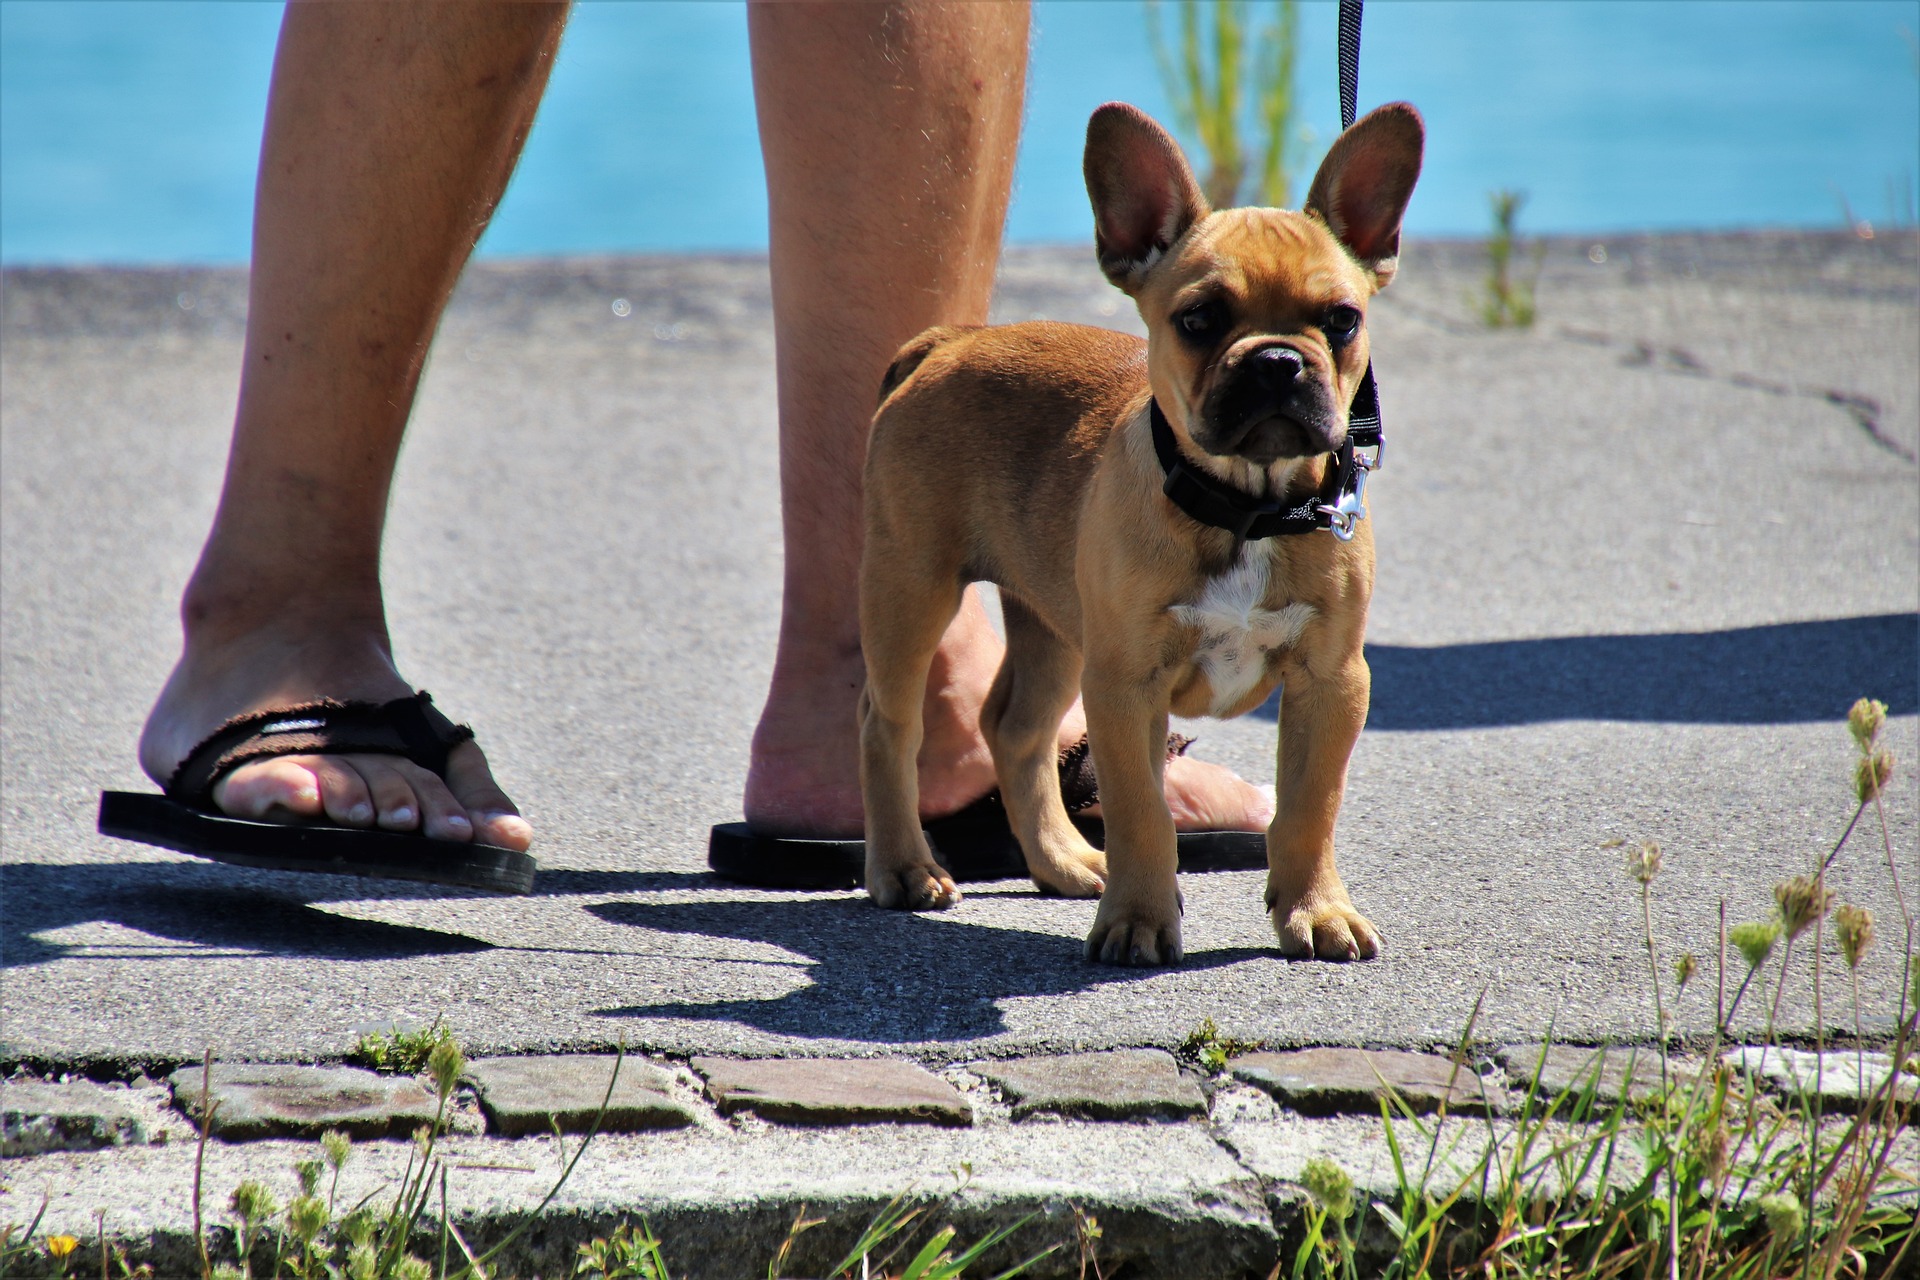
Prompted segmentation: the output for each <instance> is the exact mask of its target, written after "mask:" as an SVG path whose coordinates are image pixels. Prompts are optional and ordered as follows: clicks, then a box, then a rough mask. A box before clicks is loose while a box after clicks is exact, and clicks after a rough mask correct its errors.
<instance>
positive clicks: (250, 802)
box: [213, 756, 326, 821]
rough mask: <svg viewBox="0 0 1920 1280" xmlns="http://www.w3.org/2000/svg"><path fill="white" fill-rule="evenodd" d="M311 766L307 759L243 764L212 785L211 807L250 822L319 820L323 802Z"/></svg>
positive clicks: (313, 761)
mask: <svg viewBox="0 0 1920 1280" xmlns="http://www.w3.org/2000/svg"><path fill="white" fill-rule="evenodd" d="M315 763H316V758H315V757H310V756H279V757H275V758H273V759H270V760H255V761H253V762H251V763H249V764H243V765H241V766H240V767H239V768H238V769H235V770H234V771H233V772H231V773H229V774H227V775H226V776H225V777H223V778H221V779H220V781H219V782H217V783H215V784H214V788H213V803H214V806H215V807H216V808H218V809H219V810H220V812H222V813H225V814H228V815H230V816H232V817H235V818H250V819H253V820H254V821H275V820H280V821H284V820H286V819H301V818H316V817H319V816H320V815H321V814H322V813H324V812H325V804H326V802H325V799H324V798H323V794H322V788H321V780H320V778H319V777H318V776H316V774H315V771H314V765H315Z"/></svg>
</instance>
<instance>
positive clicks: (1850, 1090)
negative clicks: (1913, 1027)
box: [1721, 1045, 1920, 1114]
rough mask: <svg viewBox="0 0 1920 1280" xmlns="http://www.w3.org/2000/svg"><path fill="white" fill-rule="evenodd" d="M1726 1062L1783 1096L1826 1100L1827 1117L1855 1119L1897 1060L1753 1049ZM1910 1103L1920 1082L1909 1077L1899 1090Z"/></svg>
mask: <svg viewBox="0 0 1920 1280" xmlns="http://www.w3.org/2000/svg"><path fill="white" fill-rule="evenodd" d="M1721 1061H1723V1062H1725V1063H1726V1064H1727V1065H1728V1066H1731V1067H1732V1068H1733V1069H1734V1070H1736V1071H1739V1072H1741V1073H1743V1074H1745V1075H1749V1076H1755V1077H1758V1078H1760V1079H1762V1080H1765V1081H1766V1082H1767V1083H1768V1084H1770V1085H1772V1086H1773V1087H1774V1088H1775V1089H1778V1090H1779V1091H1780V1092H1782V1093H1786V1094H1799V1095H1811V1094H1813V1093H1814V1092H1815V1091H1816V1090H1817V1091H1818V1093H1819V1095H1820V1105H1821V1109H1822V1110H1823V1111H1826V1112H1829V1113H1833V1112H1845V1113H1847V1114H1852V1113H1853V1112H1856V1111H1858V1110H1859V1109H1860V1105H1861V1102H1862V1101H1863V1100H1864V1098H1865V1097H1866V1096H1867V1095H1868V1094H1870V1093H1872V1092H1873V1091H1874V1090H1875V1089H1878V1088H1880V1087H1881V1086H1882V1085H1884V1084H1885V1083H1886V1081H1887V1075H1888V1073H1889V1072H1891V1071H1892V1070H1893V1059H1892V1058H1891V1057H1890V1056H1889V1055H1887V1054H1884V1053H1866V1054H1854V1053H1850V1052H1847V1051H1846V1050H1840V1049H1836V1050H1832V1051H1830V1052H1827V1053H1815V1052H1813V1051H1811V1050H1807V1049H1782V1048H1778V1047H1776V1046H1764V1047H1763V1046H1758V1045H1749V1046H1748V1047H1746V1048H1744V1049H1735V1050H1734V1051H1733V1052H1732V1053H1728V1054H1723V1055H1721ZM1894 1092H1895V1093H1896V1095H1897V1096H1898V1097H1900V1098H1901V1099H1902V1100H1905V1101H1909V1102H1910V1101H1912V1100H1914V1098H1915V1097H1916V1096H1920V1078H1916V1077H1913V1076H1906V1077H1905V1078H1903V1079H1902V1080H1900V1081H1898V1082H1896V1083H1895V1084H1894Z"/></svg>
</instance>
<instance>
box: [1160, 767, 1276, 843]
mask: <svg viewBox="0 0 1920 1280" xmlns="http://www.w3.org/2000/svg"><path fill="white" fill-rule="evenodd" d="M1166 793H1167V807H1168V809H1170V810H1171V811H1172V813H1173V822H1174V825H1175V826H1176V827H1178V828H1179V829H1180V830H1182V831H1265V830H1266V829H1267V827H1268V826H1269V825H1270V824H1271V823H1272V822H1273V814H1274V797H1273V791H1272V790H1271V789H1270V788H1265V787H1257V786H1255V785H1254V784H1252V783H1251V782H1248V781H1247V780H1246V779H1245V778H1242V777H1241V776H1240V775H1239V774H1237V773H1235V772H1233V770H1231V769H1227V768H1224V767H1222V766H1220V765H1217V764H1208V763H1207V762H1206V761H1204V760H1195V759H1193V758H1192V757H1190V756H1179V757H1176V758H1175V759H1172V760H1169V761H1168V762H1167V774H1166Z"/></svg>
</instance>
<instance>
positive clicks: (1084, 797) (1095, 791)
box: [1060, 733, 1193, 813]
mask: <svg viewBox="0 0 1920 1280" xmlns="http://www.w3.org/2000/svg"><path fill="white" fill-rule="evenodd" d="M1192 745H1193V739H1192V738H1189V737H1187V736H1186V735H1185V734H1180V733H1170V734H1168V735H1167V759H1169V760H1171V759H1173V758H1174V757H1175V756H1183V755H1185V754H1187V748H1188V747H1190V746H1192ZM1060 799H1061V800H1062V801H1063V802H1064V803H1065V804H1066V806H1067V812H1068V813H1080V812H1081V811H1083V810H1086V809H1091V808H1093V806H1095V805H1096V804H1099V803H1100V779H1099V778H1097V777H1095V776H1094V772H1093V748H1092V745H1091V744H1090V743H1089V742H1088V741H1087V740H1086V739H1085V738H1082V739H1080V741H1078V742H1076V743H1074V744H1073V745H1072V746H1070V747H1068V748H1067V749H1066V750H1065V751H1062V752H1061V753H1060Z"/></svg>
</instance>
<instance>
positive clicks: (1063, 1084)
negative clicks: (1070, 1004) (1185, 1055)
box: [969, 1049, 1207, 1120]
mask: <svg viewBox="0 0 1920 1280" xmlns="http://www.w3.org/2000/svg"><path fill="white" fill-rule="evenodd" d="M969 1070H971V1071H972V1072H973V1073H974V1074H976V1075H978V1076H981V1077H983V1078H985V1079H987V1080H990V1081H992V1082H993V1083H994V1084H995V1085H997V1086H998V1087H999V1089H1000V1092H1001V1093H1003V1094H1005V1095H1006V1098H1007V1101H1008V1102H1010V1103H1012V1104H1013V1118H1014V1119H1016V1120H1020V1119H1024V1118H1026V1117H1027V1116H1031V1115H1036V1114H1039V1113H1041V1112H1050V1113H1052V1114H1054V1115H1062V1116H1071V1117H1074V1118H1076V1119H1081V1120H1136V1119H1140V1118H1143V1117H1148V1116H1170V1117H1175V1118H1179V1117H1184V1116H1197V1115H1201V1114H1203V1113H1204V1112H1205V1111H1206V1109H1207V1099H1206V1095H1205V1094H1203V1093H1201V1092H1200V1086H1199V1085H1198V1084H1196V1083H1194V1082H1193V1081H1192V1080H1189V1079H1187V1078H1186V1077H1185V1076H1183V1075H1181V1074H1180V1067H1179V1064H1177V1063H1176V1062H1174V1060H1173V1055H1172V1054H1170V1053H1167V1052H1165V1051H1164V1050H1161V1049H1112V1050H1108V1051H1106V1052H1102V1053H1069V1054H1061V1055H1058V1056H1048V1057H1039V1058H1015V1059H1013V1060H1011V1061H1007V1062H977V1063H974V1064H972V1065H971V1066H970V1067H969Z"/></svg>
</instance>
